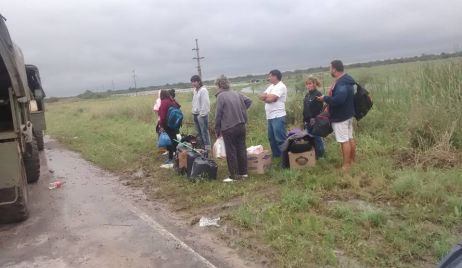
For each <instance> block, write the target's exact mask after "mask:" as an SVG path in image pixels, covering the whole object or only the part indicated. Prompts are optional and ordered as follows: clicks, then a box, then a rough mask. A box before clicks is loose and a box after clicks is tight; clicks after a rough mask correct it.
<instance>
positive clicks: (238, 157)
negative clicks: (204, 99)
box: [215, 76, 252, 182]
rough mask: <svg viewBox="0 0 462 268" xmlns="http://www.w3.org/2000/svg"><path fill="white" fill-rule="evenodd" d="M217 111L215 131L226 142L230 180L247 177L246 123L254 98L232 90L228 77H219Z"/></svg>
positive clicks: (217, 83)
mask: <svg viewBox="0 0 462 268" xmlns="http://www.w3.org/2000/svg"><path fill="white" fill-rule="evenodd" d="M216 85H217V87H218V93H217V95H216V96H217V111H216V117H215V131H216V133H217V137H220V136H222V137H223V141H224V142H225V150H226V161H227V163H228V171H229V178H226V179H225V180H224V181H225V182H229V181H233V180H238V179H242V178H245V177H247V146H246V144H245V135H246V133H245V132H246V131H245V124H246V123H247V109H248V108H249V107H250V105H251V104H252V100H250V99H249V98H247V97H246V96H244V95H242V94H238V93H236V92H235V91H232V90H230V88H229V82H228V79H226V77H225V76H221V77H220V78H218V79H217V81H216Z"/></svg>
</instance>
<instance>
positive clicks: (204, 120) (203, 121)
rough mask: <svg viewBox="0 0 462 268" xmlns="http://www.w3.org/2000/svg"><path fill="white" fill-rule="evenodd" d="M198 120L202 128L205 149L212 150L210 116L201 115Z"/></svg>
mask: <svg viewBox="0 0 462 268" xmlns="http://www.w3.org/2000/svg"><path fill="white" fill-rule="evenodd" d="M198 121H199V126H200V129H201V139H202V144H203V145H204V147H205V149H207V150H210V136H209V116H208V115H206V116H199V117H198Z"/></svg>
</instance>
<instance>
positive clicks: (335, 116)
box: [318, 60, 356, 173]
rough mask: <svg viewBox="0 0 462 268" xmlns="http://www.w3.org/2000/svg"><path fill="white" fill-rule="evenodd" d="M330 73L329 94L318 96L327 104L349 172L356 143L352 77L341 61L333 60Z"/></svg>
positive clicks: (336, 137) (344, 163) (344, 166)
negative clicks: (331, 82) (333, 79)
mask: <svg viewBox="0 0 462 268" xmlns="http://www.w3.org/2000/svg"><path fill="white" fill-rule="evenodd" d="M330 74H331V76H332V77H334V78H335V82H334V84H333V86H332V87H331V91H330V94H329V95H330V96H321V97H318V99H319V100H320V101H324V102H326V103H327V104H328V105H329V114H330V120H331V122H332V129H333V130H334V134H335V139H336V140H337V142H338V143H340V144H341V146H342V154H343V165H342V169H343V171H344V172H346V173H347V172H349V171H350V168H351V164H352V163H353V162H354V161H355V157H356V143H355V140H354V139H353V116H354V113H355V109H354V100H353V97H354V87H353V86H354V85H355V81H354V80H353V78H352V77H351V76H350V75H348V74H346V73H344V67H343V63H342V62H341V61H340V60H334V61H332V62H331V64H330Z"/></svg>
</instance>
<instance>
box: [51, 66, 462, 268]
mask: <svg viewBox="0 0 462 268" xmlns="http://www.w3.org/2000/svg"><path fill="white" fill-rule="evenodd" d="M347 71H348V72H349V73H350V74H352V75H353V77H355V78H357V80H359V81H360V82H361V83H363V84H365V85H366V87H367V89H368V90H369V91H370V92H371V94H372V96H373V99H374V108H373V110H371V112H370V113H369V114H368V115H367V117H366V118H364V119H363V120H361V121H360V122H359V123H358V124H357V125H356V126H355V127H356V128H355V131H356V133H355V135H356V139H357V143H358V160H357V163H356V164H355V165H354V167H353V170H352V174H351V176H343V175H342V173H341V172H340V171H339V170H338V167H339V166H340V164H341V159H340V155H339V153H338V150H339V148H338V145H337V144H336V143H335V141H334V139H333V138H332V137H328V138H327V139H326V143H327V156H326V158H324V159H321V160H320V161H318V163H317V165H316V166H315V167H314V168H312V169H309V170H303V171H296V170H281V169H280V168H279V167H277V166H276V165H273V167H272V168H271V169H270V170H269V172H268V174H266V175H260V176H251V177H250V178H249V179H248V180H245V181H242V182H239V183H234V184H223V183H221V182H220V181H217V182H200V183H191V182H188V181H187V180H186V179H185V178H183V177H178V176H172V174H173V171H171V170H161V169H159V168H158V166H159V165H160V163H161V161H162V160H163V158H162V156H160V155H159V154H158V149H157V148H156V135H155V134H154V122H155V116H154V115H153V113H152V111H151V107H152V104H153V102H154V98H155V97H145V96H142V97H119V98H116V97H108V98H104V99H99V100H81V101H76V100H67V101H60V102H56V103H50V104H49V105H48V106H47V108H48V111H47V123H48V126H49V130H48V132H49V134H50V135H52V136H53V137H55V138H57V139H58V140H60V141H61V142H63V143H65V144H67V145H68V146H69V147H70V148H72V149H74V150H77V151H79V152H81V153H82V155H83V156H84V157H85V158H86V159H89V160H91V161H93V162H95V163H96V164H98V165H100V166H102V167H104V168H106V169H108V170H112V171H116V172H121V173H124V174H130V173H132V172H134V171H136V170H138V169H139V168H143V169H144V170H145V171H146V172H145V173H146V174H147V177H146V178H145V179H144V180H143V181H142V182H139V183H140V184H142V185H143V186H144V187H145V189H146V191H147V193H148V195H149V196H151V198H162V199H164V200H167V201H168V202H169V203H171V204H172V206H173V207H174V208H175V209H178V210H183V211H184V212H186V213H190V214H191V215H198V214H200V213H201V212H207V213H211V212H216V213H219V214H221V215H222V216H223V219H224V220H225V221H226V224H229V225H232V226H234V227H235V228H238V229H239V230H240V232H237V233H233V234H228V233H224V231H218V232H222V233H220V235H221V236H222V237H224V238H229V239H230V240H231V241H233V243H234V244H236V245H239V246H240V247H244V248H248V249H249V250H247V251H248V252H255V254H265V255H266V256H268V257H270V258H271V260H272V261H273V264H274V266H278V267H279V266H280V267H306V266H307V265H308V264H311V266H320V265H321V266H322V265H332V266H341V267H342V266H343V267H345V266H349V264H348V263H356V264H360V265H361V266H365V267H422V266H423V267H427V266H434V265H435V263H436V262H437V261H438V260H439V259H441V258H442V257H443V256H444V255H445V254H446V253H447V251H448V250H449V249H450V248H451V246H452V245H453V244H454V243H455V242H457V241H458V240H459V239H460V226H461V225H460V222H461V220H462V165H461V163H462V159H461V149H462V124H461V122H460V121H461V118H460V117H461V115H462V108H461V107H462V60H461V59H460V58H454V59H446V60H437V61H431V62H426V63H404V64H396V65H386V66H378V67H371V68H369V67H365V68H356V69H349V70H347ZM314 75H316V76H317V77H319V79H320V80H321V82H323V89H322V90H324V91H325V90H326V88H327V87H328V86H329V83H330V81H331V80H330V77H329V75H328V74H327V73H317V74H314ZM301 79H303V76H293V77H292V76H291V77H288V78H287V79H285V80H284V81H285V82H286V83H287V84H288V85H289V87H291V88H292V89H293V88H295V86H296V85H297V84H300V81H301ZM260 86H261V87H262V88H263V87H264V86H263V84H258V85H257V87H260ZM250 95H252V94H250ZM289 95H290V100H289V102H288V104H287V108H288V113H289V118H290V122H291V124H292V126H294V127H300V125H301V123H300V114H301V101H302V97H303V93H296V92H295V91H294V90H291V91H290V93H289ZM211 96H212V94H211ZM252 98H254V100H255V101H254V104H253V105H252V107H251V109H250V111H249V127H248V136H247V144H248V145H249V146H250V145H256V144H263V145H264V146H265V147H266V148H268V142H267V138H266V122H265V119H264V109H263V104H262V103H261V102H259V101H257V100H256V96H252ZM178 99H179V102H180V103H181V104H183V109H184V111H185V114H186V115H187V117H186V121H185V126H184V128H183V130H182V131H183V132H184V133H192V132H193V124H192V121H191V118H190V116H189V110H190V99H191V95H190V94H184V93H181V94H179V96H178ZM211 99H212V100H214V98H213V96H212V97H211ZM211 117H213V115H212V116H211ZM211 119H212V118H211ZM212 121H213V120H212ZM211 126H213V123H212V124H211ZM219 165H220V178H221V177H224V175H225V174H226V164H225V163H224V161H220V162H219ZM135 181H136V179H133V183H135ZM220 230H221V229H220Z"/></svg>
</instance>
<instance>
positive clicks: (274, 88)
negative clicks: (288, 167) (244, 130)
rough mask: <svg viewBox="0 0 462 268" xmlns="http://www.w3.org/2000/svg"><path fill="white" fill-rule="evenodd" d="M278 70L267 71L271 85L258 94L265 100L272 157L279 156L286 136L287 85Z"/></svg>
mask: <svg viewBox="0 0 462 268" xmlns="http://www.w3.org/2000/svg"><path fill="white" fill-rule="evenodd" d="M281 79H282V74H281V72H280V71H279V70H272V71H270V72H269V76H268V80H269V82H270V83H271V85H270V86H269V87H268V88H267V89H266V90H265V92H264V93H263V94H262V95H260V100H262V101H263V102H265V112H266V119H267V120H268V139H269V142H270V145H271V152H272V153H273V157H280V156H281V149H280V146H281V145H282V144H283V143H284V141H285V140H286V138H287V131H286V127H287V122H286V105H285V102H286V99H287V87H286V85H284V83H282V81H281Z"/></svg>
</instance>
